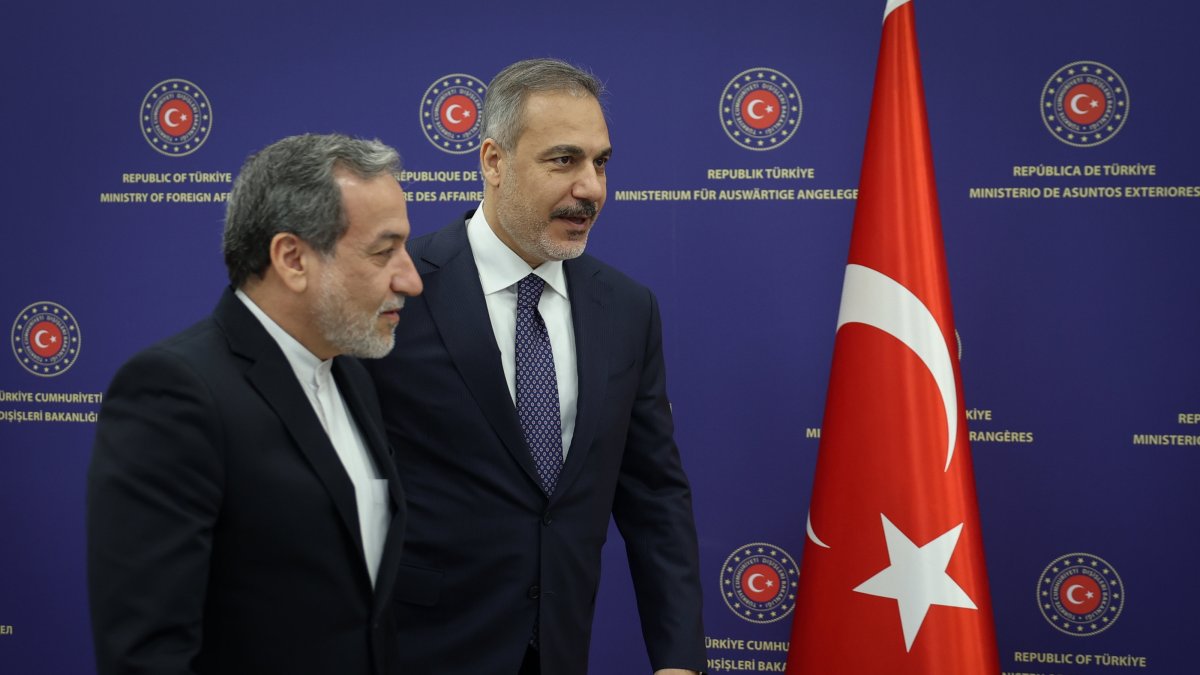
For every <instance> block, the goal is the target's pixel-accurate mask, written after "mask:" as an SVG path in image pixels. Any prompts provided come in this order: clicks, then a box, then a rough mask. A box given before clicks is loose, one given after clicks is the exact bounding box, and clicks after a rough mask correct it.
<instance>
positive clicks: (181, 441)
mask: <svg viewBox="0 0 1200 675" xmlns="http://www.w3.org/2000/svg"><path fill="white" fill-rule="evenodd" d="M333 374H334V377H335V379H336V381H337V384H338V388H339V390H340V391H341V393H342V396H343V398H344V399H345V401H346V405H347V408H348V409H349V410H350V412H351V414H352V415H353V416H354V419H355V421H356V422H357V423H358V427H359V428H360V429H361V430H362V434H363V437H364V439H365V441H366V443H367V446H368V447H369V448H370V451H371V453H372V455H373V456H374V459H375V463H376V465H377V466H378V468H379V471H380V472H381V473H382V474H383V476H384V477H386V478H387V479H388V480H389V485H390V499H391V506H392V509H393V515H392V523H391V528H390V530H389V532H388V537H387V541H386V544H385V549H384V554H383V559H382V563H381V565H380V567H379V574H378V579H377V582H376V585H375V588H374V589H372V587H371V581H370V576H369V574H368V571H367V566H366V559H365V557H364V555H363V550H362V537H361V534H360V530H359V524H358V515H357V507H356V503H355V498H354V486H353V484H352V483H351V482H350V478H349V476H348V475H347V474H346V472H345V470H344V469H343V467H342V464H341V462H340V460H339V459H338V457H337V454H336V451H335V450H334V449H333V446H332V445H331V444H330V442H329V439H328V436H326V434H325V431H324V429H323V428H322V426H321V423H320V421H319V420H318V418H317V416H316V413H315V412H314V411H313V408H312V405H311V404H310V403H309V400H308V398H307V397H306V396H305V394H304V391H303V390H302V389H301V385H300V383H299V382H298V381H297V379H296V375H295V374H294V372H293V371H292V368H291V366H290V365H289V364H288V362H287V360H286V358H285V357H284V355H283V352H282V351H281V350H280V348H279V346H278V345H277V344H276V343H275V341H274V340H273V339H272V338H271V336H270V335H269V334H268V333H267V332H266V330H265V329H264V328H263V327H262V324H260V323H259V321H258V319H256V318H255V317H254V315H253V314H251V313H250V311H249V310H248V309H246V307H245V306H244V305H243V304H242V303H241V302H240V301H239V300H238V299H237V298H236V297H235V296H234V295H233V293H232V291H226V293H225V294H224V296H223V297H222V298H221V300H220V303H219V304H218V305H217V308H216V310H215V311H214V312H213V314H212V316H211V317H210V318H208V319H206V320H204V321H201V322H200V323H198V324H196V325H195V326H193V327H191V328H189V329H188V330H186V331H184V332H183V333H180V334H179V335H176V336H175V337H172V338H170V339H168V340H166V341H164V342H162V343H160V344H158V345H155V346H153V347H151V348H149V349H147V350H146V351H144V352H142V353H140V354H138V355H137V356H135V357H134V358H133V359H132V360H130V361H129V362H128V363H127V364H125V365H124V366H123V367H122V368H121V369H120V371H119V372H118V373H117V375H116V377H115V378H114V380H113V383H112V385H111V386H110V388H109V391H108V393H107V394H106V396H105V399H104V404H103V407H102V408H101V411H100V418H99V422H98V424H97V428H96V441H95V448H94V451H93V456H92V463H91V467H90V470H89V474H88V523H87V529H88V586H89V591H90V596H91V611H92V628H93V634H94V637H95V647H96V658H97V663H98V668H99V672H100V674H101V675H110V674H118V673H139V674H162V675H166V674H168V673H170V674H171V675H179V674H183V673H214V674H216V673H219V674H221V675H229V674H232V673H246V674H248V675H249V674H253V675H264V674H267V673H279V674H280V675H285V674H286V675H300V674H306V673H311V674H312V675H329V674H331V673H337V674H339V675H342V674H360V673H361V674H364V675H366V674H383V673H392V672H395V667H396V664H395V657H396V654H395V626H394V623H393V619H392V613H391V612H390V611H387V610H388V609H389V604H390V603H389V602H386V601H385V599H388V598H389V597H390V595H391V589H392V588H393V587H394V582H395V569H396V563H397V561H398V559H399V555H400V550H401V540H402V537H403V531H404V523H405V509H404V500H403V493H402V491H401V488H400V483H399V480H398V479H397V477H396V474H395V467H394V464H393V460H392V458H391V456H390V454H389V450H388V446H387V442H386V438H385V437H384V434H383V426H382V420H381V419H380V415H379V408H378V404H377V400H376V397H375V392H374V389H373V387H372V385H371V381H370V378H369V377H367V375H366V373H365V372H364V371H363V368H362V366H361V365H360V364H359V363H358V362H357V361H355V360H353V359H348V358H344V357H338V358H337V359H336V360H335V363H334V368H333Z"/></svg>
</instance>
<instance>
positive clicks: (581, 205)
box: [550, 199, 599, 218]
mask: <svg viewBox="0 0 1200 675" xmlns="http://www.w3.org/2000/svg"><path fill="white" fill-rule="evenodd" d="M597 211H599V208H597V206H596V202H593V201H588V200H586V199H581V200H580V201H578V202H576V203H575V204H573V205H571V206H564V207H561V208H558V209H555V210H554V211H553V212H552V213H551V214H550V217H551V218H595V217H596V212H597Z"/></svg>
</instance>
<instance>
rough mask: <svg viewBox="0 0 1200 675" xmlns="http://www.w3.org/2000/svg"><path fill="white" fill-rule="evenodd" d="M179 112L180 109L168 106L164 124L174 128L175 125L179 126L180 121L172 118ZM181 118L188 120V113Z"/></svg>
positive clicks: (164, 115)
mask: <svg viewBox="0 0 1200 675" xmlns="http://www.w3.org/2000/svg"><path fill="white" fill-rule="evenodd" d="M177 112H179V111H178V110H177V109H175V108H167V111H166V112H164V113H163V124H166V125H167V126H169V127H171V128H172V129H174V128H175V127H178V126H179V123H178V122H176V121H175V120H174V119H172V118H173V116H174V115H175V113H177ZM180 119H181V120H182V121H184V122H186V121H187V115H184V116H183V117H181V118H180Z"/></svg>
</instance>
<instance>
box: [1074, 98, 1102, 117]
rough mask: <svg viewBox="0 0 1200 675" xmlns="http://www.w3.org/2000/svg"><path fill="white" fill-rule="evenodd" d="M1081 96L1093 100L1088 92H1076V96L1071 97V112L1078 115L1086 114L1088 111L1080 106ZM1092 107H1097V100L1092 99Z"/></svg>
mask: <svg viewBox="0 0 1200 675" xmlns="http://www.w3.org/2000/svg"><path fill="white" fill-rule="evenodd" d="M1081 98H1088V100H1091V99H1090V98H1089V97H1088V95H1087V94H1075V95H1074V96H1072V97H1071V112H1073V113H1075V114H1076V115H1086V114H1087V113H1088V111H1086V110H1081V109H1080V108H1079V99H1081ZM1091 107H1093V108H1095V107H1096V102H1095V101H1092V105H1091Z"/></svg>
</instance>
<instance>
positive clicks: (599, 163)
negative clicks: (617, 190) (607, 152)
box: [596, 157, 608, 169]
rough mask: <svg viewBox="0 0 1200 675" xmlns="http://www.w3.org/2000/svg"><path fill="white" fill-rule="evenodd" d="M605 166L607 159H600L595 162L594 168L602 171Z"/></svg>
mask: <svg viewBox="0 0 1200 675" xmlns="http://www.w3.org/2000/svg"><path fill="white" fill-rule="evenodd" d="M607 164H608V158H607V157H600V158H599V159H597V160H596V168H597V169H603V168H604V167H605V166H606V165H607Z"/></svg>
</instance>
